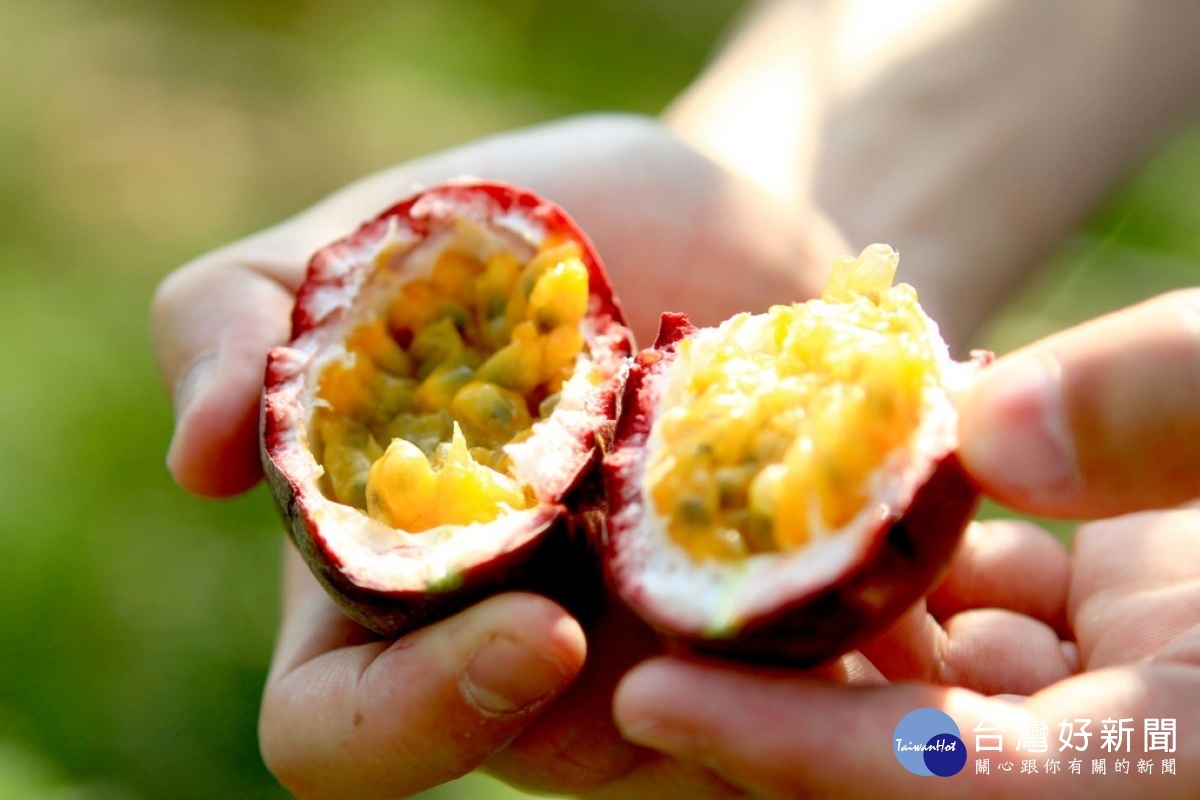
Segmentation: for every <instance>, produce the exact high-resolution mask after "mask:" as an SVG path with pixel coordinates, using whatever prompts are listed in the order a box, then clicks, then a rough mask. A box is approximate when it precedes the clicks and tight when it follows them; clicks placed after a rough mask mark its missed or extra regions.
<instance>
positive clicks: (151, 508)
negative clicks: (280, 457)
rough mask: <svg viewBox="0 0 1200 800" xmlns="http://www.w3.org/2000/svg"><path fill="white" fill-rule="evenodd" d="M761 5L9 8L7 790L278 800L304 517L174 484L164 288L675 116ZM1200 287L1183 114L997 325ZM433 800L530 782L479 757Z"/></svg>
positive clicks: (3, 442) (0, 368)
mask: <svg viewBox="0 0 1200 800" xmlns="http://www.w3.org/2000/svg"><path fill="white" fill-rule="evenodd" d="M741 5H742V3H740V2H736V1H735V0H690V2H687V3H682V2H676V1H675V0H601V1H597V2H585V3H572V2H562V0H558V1H557V2H556V0H403V1H402V2H395V1H394V0H393V2H384V1H383V0H356V2H354V3H344V2H339V1H338V0H257V2H254V1H249V2H248V1H247V0H172V2H152V1H151V0H7V2H5V3H3V4H0V332H2V334H0V345H2V349H0V380H2V382H3V383H2V388H0V564H2V565H3V566H2V568H0V800H7V799H8V798H13V799H14V800H15V799H17V798H19V799H20V800H42V799H43V798H44V799H47V800H48V799H50V798H53V799H54V800H77V799H79V798H101V799H103V800H106V799H108V798H112V799H113V800H118V799H119V800H132V799H134V798H171V799H172V800H188V799H189V798H218V797H219V798H243V797H245V798H260V797H261V798H272V797H284V796H285V795H284V793H283V792H282V790H280V789H279V788H278V787H277V786H276V784H275V782H274V781H273V779H272V778H271V777H270V776H269V775H268V774H267V773H266V771H265V770H264V769H263V767H262V765H261V763H260V760H259V756H258V750H257V745H256V741H255V719H256V714H257V705H258V696H259V692H260V688H261V685H262V681H263V677H264V673H265V669H266V664H267V660H268V657H269V654H270V648H271V641H272V637H273V634H274V625H275V620H276V613H277V606H278V600H277V594H278V579H277V561H278V554H279V548H280V546H281V545H280V541H281V535H280V531H281V528H280V526H279V524H278V522H277V520H276V518H275V516H274V512H273V511H272V508H271V504H270V502H269V499H268V498H267V497H266V496H265V495H264V493H263V492H262V491H261V489H260V490H257V491H254V492H252V493H250V494H249V495H247V496H245V497H242V498H238V499H235V500H232V501H227V502H214V501H204V500H200V499H197V498H193V497H189V496H188V495H186V494H185V493H183V492H182V491H180V490H178V489H177V488H175V487H174V486H173V484H172V483H171V482H170V480H169V477H168V475H167V473H166V471H165V469H164V467H163V455H164V452H165V448H166V445H167V442H168V439H169V436H170V430H171V421H170V409H169V406H168V402H167V399H166V395H165V393H164V391H163V390H162V388H161V386H160V384H159V381H158V378H157V375H156V373H155V370H154V366H153V362H152V358H151V356H150V351H149V347H148V344H147V336H146V323H145V318H146V309H147V305H148V303H149V300H150V297H151V295H152V293H153V291H154V287H155V285H156V284H157V282H158V281H159V280H160V279H161V278H162V277H163V276H164V275H165V274H166V273H167V272H168V271H169V270H171V269H172V268H173V267H174V266H176V265H178V264H180V263H182V262H184V261H186V260H187V259H189V258H190V257H192V256H195V255H197V254H199V253H201V252H203V251H204V250H206V249H209V248H211V247H214V246H216V245H218V244H221V243H223V242H226V241H228V240H230V239H232V238H235V237H238V236H241V235H244V234H247V233H250V232H252V231H254V230H256V229H258V228H260V227H263V226H265V225H267V224H270V223H272V222H275V221H277V220H279V219H281V218H283V217H285V216H287V215H290V214H291V213H294V212H295V211H298V210H299V209H301V208H303V207H304V206H306V205H307V204H309V203H311V202H313V201H315V200H316V199H318V198H319V197H321V196H322V195H324V194H325V193H327V192H329V191H331V190H333V189H335V188H337V187H338V186H340V185H342V184H344V183H346V182H348V181H350V180H352V179H354V178H356V177H359V176H361V175H363V174H365V173H368V172H370V171H372V170H375V169H378V168H381V167H384V166H387V165H389V164H392V163H395V162H397V161H401V160H404V159H407V158H411V157H414V156H418V155H422V154H425V153H429V152H432V151H436V150H439V149H442V148H445V147H448V146H451V145H454V144H458V143H462V142H464V141H468V140H471V139H473V138H476V137H478V136H481V135H485V134H488V133H492V132H496V131H500V130H504V129H509V128H512V127H516V126H522V125H527V124H531V123H536V122H539V121H543V120H547V119H552V118H555V117H560V116H563V115H567V114H572V113H577V112H582V111H589V110H597V109H621V110H632V111H643V112H650V113H653V112H655V111H657V110H658V109H659V108H661V106H662V105H663V104H664V103H665V102H667V101H668V100H669V99H670V98H671V97H672V95H673V94H674V93H675V92H677V91H678V90H679V89H680V88H681V87H682V86H683V85H685V83H686V82H687V80H688V78H689V76H691V75H693V74H694V72H695V71H696V70H697V69H698V68H699V66H700V65H701V64H702V62H703V60H704V58H705V56H706V54H707V53H708V52H709V51H710V49H711V48H712V46H713V43H714V42H715V41H716V40H717V39H718V37H719V34H720V31H721V30H722V29H723V28H724V26H725V25H726V23H727V21H728V20H729V18H730V17H731V16H732V15H733V14H735V13H736V12H737V10H738V9H739V7H740V6H741ZM1198 283H1200V128H1196V127H1184V128H1182V129H1181V130H1180V131H1179V132H1178V133H1177V134H1176V135H1175V136H1173V137H1171V138H1170V139H1169V140H1168V141H1166V142H1165V143H1164V146H1163V148H1162V149H1161V150H1160V151H1159V153H1158V155H1157V156H1156V157H1155V158H1154V159H1153V160H1152V161H1150V162H1149V163H1148V164H1146V165H1145V166H1144V167H1143V168H1141V169H1140V170H1139V171H1137V172H1136V173H1135V174H1133V175H1132V176H1131V177H1130V178H1129V180H1128V181H1127V182H1126V183H1125V184H1124V186H1123V187H1122V188H1121V189H1120V191H1119V192H1118V193H1117V194H1116V195H1115V196H1114V197H1113V198H1112V199H1111V200H1110V201H1108V202H1107V203H1106V204H1105V205H1104V206H1103V207H1102V208H1100V209H1098V211H1097V212H1096V214H1095V216H1094V217H1093V219H1092V220H1091V221H1090V222H1089V223H1088V224H1087V225H1085V226H1083V227H1082V228H1081V229H1080V231H1079V232H1078V233H1077V235H1075V236H1073V237H1072V238H1071V239H1069V240H1068V241H1066V242H1064V245H1063V248H1062V250H1061V252H1060V253H1059V254H1057V255H1056V256H1055V258H1053V259H1052V261H1051V263H1050V264H1049V265H1048V268H1047V271H1046V273H1045V277H1044V278H1041V279H1039V280H1038V281H1037V282H1036V284H1035V285H1033V286H1031V287H1030V289H1029V292H1028V293H1027V295H1026V296H1025V297H1024V298H1023V299H1022V301H1021V302H1020V303H1019V304H1018V305H1017V306H1016V307H1015V308H1014V309H1013V311H1012V312H1011V313H1009V314H1008V315H1006V316H1005V317H1004V318H1003V319H1002V320H1000V321H999V322H998V323H997V324H996V326H995V327H994V328H993V329H992V331H991V333H990V334H989V336H988V338H987V340H986V341H984V342H981V344H985V345H988V346H991V347H993V348H995V349H997V350H1000V351H1004V350H1007V349H1010V348H1011V347H1014V346H1016V345H1018V344H1020V343H1022V342H1025V341H1028V340H1030V339H1032V338H1033V337H1035V336H1037V335H1039V334H1042V333H1044V332H1047V331H1050V330H1053V329H1056V328H1059V327H1062V326H1063V325H1066V324H1069V323H1070V322H1073V321H1076V320H1079V319H1082V318H1085V317H1088V316H1091V315H1094V314H1096V313H1100V312H1102V311H1105V310H1109V309H1112V308H1116V307H1118V306H1120V305H1123V304H1126V303H1128V302H1132V301H1133V300H1136V299H1139V298H1142V297H1146V296H1149V295H1152V294H1155V293H1157V292H1159V291H1163V290H1165V289H1168V288H1172V287H1175V286H1183V285H1190V284H1198ZM993 511H994V510H993ZM1059 530H1060V531H1062V532H1063V533H1064V535H1068V534H1069V530H1068V529H1067V528H1065V527H1062V526H1060V527H1059ZM430 796H431V797H439V798H452V797H464V798H467V797H469V798H489V797H496V798H501V797H512V796H514V795H513V794H512V793H511V792H509V791H508V790H505V789H503V788H502V787H499V786H498V784H495V783H493V782H492V781H490V780H489V779H486V778H482V777H477V776H470V777H468V778H466V779H464V780H463V781H460V782H458V783H456V784H452V785H450V786H448V787H444V788H442V789H439V790H436V791H435V792H433V793H431V794H430Z"/></svg>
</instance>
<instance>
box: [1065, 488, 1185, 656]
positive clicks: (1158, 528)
mask: <svg viewBox="0 0 1200 800" xmlns="http://www.w3.org/2000/svg"><path fill="white" fill-rule="evenodd" d="M1069 608H1070V614H1071V622H1072V626H1073V628H1074V629H1075V631H1076V636H1077V639H1078V641H1079V648H1080V655H1081V657H1082V659H1083V662H1084V663H1085V664H1086V665H1087V666H1088V668H1090V669H1098V668H1100V667H1105V666H1111V665H1114V664H1128V663H1136V662H1140V661H1143V660H1145V659H1148V658H1151V657H1155V656H1156V655H1157V654H1159V653H1161V652H1162V651H1164V649H1165V648H1167V647H1169V646H1171V645H1172V644H1173V643H1174V642H1175V640H1176V639H1178V638H1179V637H1180V636H1181V635H1183V634H1184V633H1185V632H1187V631H1194V630H1196V629H1200V508H1197V507H1191V508H1183V509H1177V510H1173V511H1166V512H1148V513H1142V514H1133V515H1127V516H1124V517H1119V518H1116V519H1111V520H1105V521H1103V522H1097V523H1092V524H1089V525H1085V526H1083V527H1082V528H1080V530H1079V532H1078V533H1077V534H1076V537H1075V569H1074V575H1073V578H1072V581H1071V590H1070V602H1069Z"/></svg>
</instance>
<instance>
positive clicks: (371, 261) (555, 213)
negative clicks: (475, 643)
mask: <svg viewBox="0 0 1200 800" xmlns="http://www.w3.org/2000/svg"><path fill="white" fill-rule="evenodd" d="M461 218H467V219H469V220H470V221H471V222H472V223H473V224H477V225H483V226H497V225H500V226H506V227H505V228H504V230H505V231H506V232H507V231H509V230H510V228H509V227H507V226H512V225H514V224H517V225H528V226H530V227H531V228H536V229H538V230H542V231H544V233H545V235H546V236H547V237H558V238H560V239H571V240H574V241H575V242H576V243H577V244H578V245H579V246H580V250H581V258H582V260H583V263H584V265H585V266H586V268H587V269H588V273H589V310H588V314H587V317H586V319H585V323H586V325H587V326H588V327H587V331H586V332H585V338H587V340H588V348H589V352H590V353H591V355H592V356H593V357H594V358H596V359H599V360H600V362H601V364H602V366H603V367H604V370H605V375H606V378H605V381H604V382H603V383H602V384H601V385H600V386H599V387H597V388H596V389H595V391H593V392H592V393H591V394H590V395H589V396H588V397H586V398H583V400H584V402H583V409H584V410H585V412H586V413H585V414H583V415H580V414H576V415H575V419H576V421H575V422H572V423H571V427H569V428H564V430H565V431H566V435H567V436H568V438H571V440H572V441H574V442H575V444H574V445H573V446H572V447H571V448H568V449H563V448H557V449H556V450H555V451H554V455H555V456H556V457H557V458H558V459H559V460H560V463H557V464H554V465H552V467H551V468H549V469H548V470H547V474H548V477H547V478H546V480H545V481H543V482H542V485H539V486H538V487H537V490H536V493H537V496H538V498H539V503H538V505H537V506H536V507H535V509H533V510H532V511H529V512H521V513H520V514H518V515H513V516H512V517H509V518H501V519H499V520H497V521H496V522H495V523H490V526H494V527H495V530H496V534H497V538H498V540H499V541H498V543H497V544H496V545H495V548H496V549H495V550H493V551H492V552H486V553H482V554H480V555H479V556H478V557H476V558H474V559H466V560H465V562H464V563H460V564H455V565H454V567H455V568H454V569H452V570H450V571H449V573H448V574H443V575H441V576H440V577H439V578H438V579H437V580H436V581H434V582H426V583H419V582H418V583H414V584H412V585H389V583H388V579H387V577H386V574H385V575H384V577H382V578H381V577H380V575H381V574H384V573H386V570H379V569H376V568H375V567H376V566H377V565H376V564H375V563H371V562H372V561H373V560H376V559H378V561H379V562H382V561H384V560H392V561H394V560H396V559H405V558H411V559H418V560H419V559H421V558H422V557H423V554H424V553H426V552H427V547H428V545H424V544H420V543H413V542H406V541H404V540H403V539H400V538H398V539H397V541H396V542H395V544H394V545H388V546H387V547H386V548H384V549H383V550H380V549H379V548H380V546H379V544H378V542H375V541H372V542H369V545H370V546H366V547H364V546H360V545H361V544H362V543H363V542H364V541H367V540H368V539H370V537H371V536H378V530H374V531H371V530H369V529H370V525H369V524H368V523H366V522H364V521H363V520H365V515H361V512H352V510H350V509H349V508H348V507H345V506H340V505H339V504H336V503H334V502H333V501H332V500H329V499H328V498H327V497H325V496H324V494H323V493H322V492H321V490H320V488H319V486H318V479H319V477H320V470H319V467H317V466H316V465H315V463H314V462H312V460H311V455H310V454H309V453H308V451H307V442H306V434H305V433H304V431H305V426H306V425H307V422H308V420H307V414H308V413H310V412H311V409H306V408H304V405H303V400H302V398H303V397H304V392H305V388H306V385H307V383H306V382H307V381H310V380H314V379H315V376H313V375H311V374H310V373H309V369H308V366H309V364H310V363H311V360H312V358H313V357H314V356H315V355H316V353H315V352H314V348H315V347H316V345H314V344H313V342H314V339H313V333H314V332H315V331H317V330H319V329H321V328H322V327H323V326H325V325H331V324H337V323H338V322H339V321H340V320H341V319H342V318H343V317H344V315H345V314H347V313H348V312H349V310H350V309H351V308H352V306H353V303H354V302H355V298H356V296H357V294H358V292H359V290H360V289H361V288H362V287H363V285H364V284H365V283H366V281H367V280H368V278H369V276H370V275H371V273H372V272H373V271H374V270H375V269H376V268H377V267H376V264H375V257H376V255H377V254H378V253H379V251H380V248H381V247H382V246H383V243H384V242H385V240H388V241H391V242H392V243H393V244H394V243H395V241H399V242H400V247H401V250H402V251H403V253H407V252H408V251H409V250H411V249H412V248H413V247H415V246H416V245H417V244H419V243H421V242H423V241H425V240H426V239H427V238H428V237H430V236H432V235H434V234H436V233H438V232H440V231H441V230H443V229H444V228H446V227H447V226H451V225H453V224H455V223H456V221H457V220H459V219H461ZM397 232H399V238H398V239H396V237H397ZM506 235H507V234H506ZM389 237H392V239H391V240H389ZM405 248H407V249H405ZM292 326H293V331H292V334H293V339H292V342H290V343H289V345H287V346H284V347H278V348H275V349H273V350H272V351H271V352H270V353H269V354H268V359H267V366H266V371H265V377H264V391H263V402H262V408H261V445H262V447H261V450H262V457H263V465H264V469H265V472H266V476H267V481H268V484H269V486H270V488H271V490H272V495H273V496H274V498H275V502H276V506H277V508H278V510H279V512H280V514H281V516H282V517H283V519H284V522H285V524H286V527H287V530H288V532H289V535H290V536H291V538H292V540H293V541H294V542H295V544H296V546H297V549H298V550H299V552H300V554H301V555H302V556H303V558H304V560H305V562H306V563H307V564H308V566H309V568H310V569H311V570H312V572H313V574H314V575H315V576H316V578H317V580H318V581H319V582H320V583H321V584H322V586H324V587H325V589H326V590H327V591H328V593H329V594H330V596H331V597H332V598H333V599H334V600H335V601H336V602H337V603H338V605H339V606H340V607H341V608H342V609H343V610H344V611H345V612H346V614H347V615H348V616H349V617H351V618H352V619H354V620H355V621H356V622H358V623H359V624H361V625H363V626H365V627H367V628H369V629H371V630H373V631H375V632H376V633H378V634H380V635H382V636H385V637H396V636H400V635H402V634H403V633H405V632H407V631H410V630H413V629H414V628H417V627H420V626H422V625H426V624H429V623H431V622H434V621H436V620H438V619H441V618H443V617H446V616H449V615H450V614H453V613H455V612H457V611H459V610H461V609H463V608H466V607H467V606H470V605H472V604H474V603H476V602H479V601H480V600H482V599H484V598H486V597H487V596H489V595H491V594H494V593H496V592H498V591H502V590H524V591H532V592H538V593H541V594H545V595H547V596H549V597H552V598H553V599H555V600H557V601H559V602H561V603H563V605H565V606H567V607H568V608H569V609H570V610H572V611H573V612H575V613H577V614H579V615H586V614H588V613H589V610H590V609H591V608H592V607H593V606H594V605H595V604H596V602H597V596H598V590H599V586H600V583H601V579H600V575H601V572H600V569H599V566H598V564H599V557H598V556H597V554H596V553H595V552H594V547H595V542H596V541H597V540H598V539H599V534H598V533H597V531H599V530H600V529H602V528H603V523H602V520H600V519H599V518H598V512H597V509H602V508H603V506H604V503H603V491H602V488H601V486H600V480H601V479H600V468H599V465H600V455H601V453H602V451H603V450H604V449H607V447H608V446H609V444H610V443H611V440H612V436H613V430H614V427H615V420H616V417H617V411H618V404H619V398H620V389H621V386H622V384H623V381H624V370H625V360H626V359H627V357H628V356H629V355H630V354H631V353H632V350H633V341H632V335H631V334H630V332H629V330H628V328H627V327H626V325H625V320H624V314H623V312H622V310H621V308H620V305H619V304H618V302H617V300H616V297H615V296H614V294H613V292H612V286H611V284H610V282H609V280H608V277H607V274H606V273H605V271H604V267H603V264H602V263H601V261H600V259H599V256H598V255H597V253H596V251H595V248H594V246H593V245H592V243H591V241H590V240H589V239H588V238H587V236H586V235H585V234H584V233H583V231H581V230H580V229H579V227H578V226H577V225H576V224H575V223H574V222H573V221H572V220H571V219H570V217H568V216H567V214H566V213H565V212H564V211H563V210H562V209H560V208H559V207H558V206H556V205H554V204H553V203H550V202H548V201H546V200H544V199H542V198H540V197H538V196H537V195H535V194H533V193H532V192H528V191H526V190H524V189H519V188H517V187H514V186H510V185H507V184H502V183H494V182H467V183H452V184H445V185H442V186H439V187H434V188H432V189H429V190H426V191H423V192H419V193H417V194H415V195H414V196H412V197H410V198H408V199H407V200H404V201H403V202H401V203H398V204H396V205H394V206H392V207H391V208H389V209H387V210H386V211H384V212H383V213H381V214H380V215H378V216H377V217H376V218H375V219H373V220H371V221H369V222H367V223H365V224H364V225H362V226H360V228H359V229H358V230H357V231H356V232H355V233H353V234H351V235H350V236H347V237H346V238H344V239H341V240H339V241H337V242H334V243H333V244H331V245H329V246H327V247H325V248H322V249H321V250H320V251H318V252H317V253H316V254H315V255H314V256H313V258H312V259H311V261H310V262H309V267H308V274H307V278H306V280H305V282H304V284H303V285H302V286H301V287H300V289H299V290H298V292H297V299H296V305H295V308H294V311H293V315H292ZM579 419H596V420H601V421H600V422H599V423H598V424H596V425H595V426H593V427H586V426H585V427H580V425H581V424H582V423H580V422H579V421H578V420H579ZM355 514H360V515H361V519H359V518H358V517H356V516H355ZM514 520H515V521H514ZM376 528H378V526H376ZM372 547H374V548H375V551H374V552H373V551H372V550H371V548H372Z"/></svg>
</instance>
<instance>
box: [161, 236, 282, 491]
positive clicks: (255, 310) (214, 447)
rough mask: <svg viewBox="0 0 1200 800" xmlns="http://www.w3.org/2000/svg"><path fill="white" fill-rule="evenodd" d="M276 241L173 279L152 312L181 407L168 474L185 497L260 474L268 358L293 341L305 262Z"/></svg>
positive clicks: (248, 481)
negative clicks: (281, 250) (283, 252)
mask: <svg viewBox="0 0 1200 800" xmlns="http://www.w3.org/2000/svg"><path fill="white" fill-rule="evenodd" d="M272 246H273V245H272V244H271V240H269V239H266V238H264V239H263V240H262V241H261V243H246V244H243V245H238V246H237V247H238V250H239V255H238V256H237V257H234V256H232V255H231V256H229V257H228V258H226V257H225V256H224V255H222V254H221V253H216V254H214V255H213V256H210V257H207V258H205V259H201V260H199V261H197V262H194V263H193V264H190V265H188V266H187V267H185V268H183V269H181V270H179V271H178V272H176V273H174V274H172V275H171V276H170V277H168V278H167V279H166V280H165V281H163V283H162V284H161V285H160V286H159V289H158V292H157V293H156V294H155V297H154V303H153V305H152V308H151V317H150V322H151V334H152V339H153V343H154V349H155V354H156V356H157V359H158V365H159V371H160V373H161V374H162V376H163V381H164V383H165V384H166V387H167V391H168V393H169V394H170V396H171V399H172V402H173V404H174V407H175V418H176V422H175V434H174V436H173V438H172V440H171V447H170V449H169V451H168V454H167V466H168V468H169V469H170V470H171V473H172V475H173V476H174V477H175V480H176V481H177V482H178V483H179V484H180V485H181V486H182V487H184V488H185V489H187V490H189V491H192V492H195V493H197V494H201V495H207V496H216V497H222V496H227V495H232V494H236V493H238V492H241V491H244V490H245V489H248V488H249V487H250V486H252V485H253V484H254V483H255V482H256V481H257V480H258V479H259V477H260V476H261V474H262V469H261V466H260V463H259V454H258V405H259V396H260V394H261V392H262V385H263V370H264V367H265V364H266V353H267V350H268V349H270V347H271V346H273V345H275V344H279V343H281V342H284V341H286V339H287V336H288V333H289V330H290V316H291V307H292V301H293V296H292V295H293V289H294V286H295V283H296V282H297V281H298V280H299V276H300V273H301V271H302V270H303V261H301V260H285V259H283V258H280V257H279V254H277V253H275V252H273V251H272V250H269V249H267V248H270V247H272Z"/></svg>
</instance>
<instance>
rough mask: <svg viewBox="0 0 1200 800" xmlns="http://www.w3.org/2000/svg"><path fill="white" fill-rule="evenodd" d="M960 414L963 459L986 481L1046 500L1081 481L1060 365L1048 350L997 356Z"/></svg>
mask: <svg viewBox="0 0 1200 800" xmlns="http://www.w3.org/2000/svg"><path fill="white" fill-rule="evenodd" d="M964 420H965V421H966V423H967V425H966V430H965V431H964V436H963V441H962V443H961V451H960V452H961V456H962V459H963V461H964V462H965V463H966V465H967V467H968V469H970V470H971V471H972V472H973V473H975V474H976V476H977V477H980V478H982V479H983V480H984V481H986V482H987V483H988V484H989V486H990V487H995V488H1002V489H1005V490H1007V491H1009V492H1013V493H1020V494H1023V495H1025V496H1026V497H1028V498H1031V499H1041V500H1048V499H1053V498H1057V497H1064V496H1066V495H1068V494H1070V493H1071V492H1072V491H1074V490H1075V489H1077V488H1078V486H1079V485H1080V482H1081V481H1080V475H1079V465H1078V461H1077V458H1076V454H1075V445H1074V442H1073V440H1072V438H1071V432H1070V427H1069V425H1068V422H1067V415H1066V409H1065V407H1064V405H1063V394H1062V375H1061V369H1060V367H1059V364H1058V362H1057V361H1056V360H1055V359H1054V357H1053V356H1051V355H1050V354H1049V353H1039V354H1029V355H1024V356H1017V357H1015V358H1012V359H1010V360H1003V361H1000V362H998V363H997V364H996V366H994V367H992V368H991V369H990V370H989V371H988V372H987V373H985V374H984V377H983V378H982V382H981V384H980V385H979V386H978V387H976V390H975V392H974V394H973V396H972V399H971V401H970V406H969V407H968V409H967V411H966V413H965V414H964Z"/></svg>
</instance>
